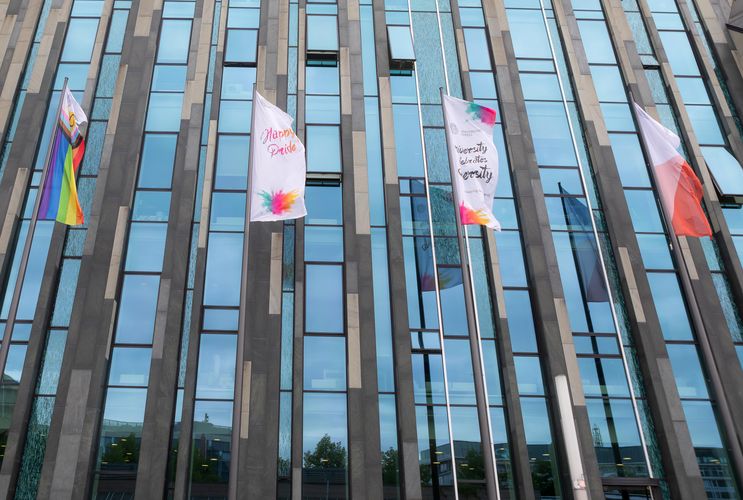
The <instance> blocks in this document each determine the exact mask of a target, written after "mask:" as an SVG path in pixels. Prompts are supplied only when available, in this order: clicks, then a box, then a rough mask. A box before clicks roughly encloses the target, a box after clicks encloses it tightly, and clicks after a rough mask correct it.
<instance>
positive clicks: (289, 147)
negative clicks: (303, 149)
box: [261, 127, 297, 158]
mask: <svg viewBox="0 0 743 500" xmlns="http://www.w3.org/2000/svg"><path fill="white" fill-rule="evenodd" d="M296 137H297V135H296V134H295V133H294V130H292V129H291V128H286V129H282V130H276V129H274V128H271V127H269V128H267V129H265V130H263V133H262V134H261V143H263V144H264V145H265V146H266V151H268V153H269V154H270V155H271V158H273V157H275V156H277V155H278V156H286V155H288V154H291V153H296V152H297V143H296V142H295V140H294V139H296ZM282 139H288V140H285V141H281V140H282ZM279 141H280V143H279Z"/></svg>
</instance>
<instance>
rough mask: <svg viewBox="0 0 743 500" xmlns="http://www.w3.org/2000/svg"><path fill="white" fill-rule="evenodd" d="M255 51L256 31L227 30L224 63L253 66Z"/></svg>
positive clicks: (256, 42)
mask: <svg viewBox="0 0 743 500" xmlns="http://www.w3.org/2000/svg"><path fill="white" fill-rule="evenodd" d="M257 51H258V30H236V29H230V30H227V50H226V51H225V55H224V60H225V62H228V63H245V64H255V63H256V61H257Z"/></svg>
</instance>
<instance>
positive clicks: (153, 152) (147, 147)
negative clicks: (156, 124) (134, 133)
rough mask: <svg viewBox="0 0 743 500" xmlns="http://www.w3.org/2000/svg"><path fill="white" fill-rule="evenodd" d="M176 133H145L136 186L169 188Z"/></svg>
mask: <svg viewBox="0 0 743 500" xmlns="http://www.w3.org/2000/svg"><path fill="white" fill-rule="evenodd" d="M177 141H178V135H177V134H145V136H144V146H142V160H141V163H140V167H139V181H138V187H141V188H162V189H170V184H171V180H172V178H173V163H174V161H175V147H176V142H177Z"/></svg>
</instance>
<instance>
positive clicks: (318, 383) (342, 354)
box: [304, 336, 346, 391]
mask: <svg viewBox="0 0 743 500" xmlns="http://www.w3.org/2000/svg"><path fill="white" fill-rule="evenodd" d="M304 388H305V390H315V391H345V390H346V339H344V338H342V337H315V336H305V337H304Z"/></svg>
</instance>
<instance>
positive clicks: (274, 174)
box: [250, 92, 307, 221]
mask: <svg viewBox="0 0 743 500" xmlns="http://www.w3.org/2000/svg"><path fill="white" fill-rule="evenodd" d="M254 96H255V99H254V100H253V113H254V115H255V116H254V117H253V127H254V129H253V131H252V137H251V139H252V141H251V148H250V154H251V155H252V156H253V162H252V164H253V172H252V174H253V175H252V177H251V179H250V182H251V183H252V186H251V195H250V196H251V201H250V220H251V221H276V220H286V219H297V218H299V217H304V216H305V215H307V209H306V208H305V206H304V185H305V179H306V177H307V164H306V162H305V157H304V145H303V144H302V142H301V141H300V140H299V138H298V137H297V136H296V134H295V133H294V130H293V129H292V122H293V121H294V120H293V119H292V117H291V116H290V115H288V114H286V113H285V112H284V111H282V110H281V109H279V108H278V107H277V106H274V105H273V104H271V103H270V102H268V101H267V100H266V98H264V97H263V96H262V95H260V94H259V93H258V92H255V93H254Z"/></svg>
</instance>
